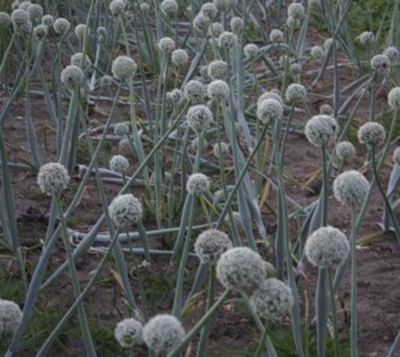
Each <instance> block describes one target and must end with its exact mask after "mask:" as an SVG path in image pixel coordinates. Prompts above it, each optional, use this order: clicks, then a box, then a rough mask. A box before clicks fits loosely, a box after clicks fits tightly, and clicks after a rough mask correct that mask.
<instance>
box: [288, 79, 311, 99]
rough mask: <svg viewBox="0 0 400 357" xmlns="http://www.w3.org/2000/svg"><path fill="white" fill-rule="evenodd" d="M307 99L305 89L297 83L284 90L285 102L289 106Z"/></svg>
mask: <svg viewBox="0 0 400 357" xmlns="http://www.w3.org/2000/svg"><path fill="white" fill-rule="evenodd" d="M306 97H307V90H306V88H305V87H304V86H303V85H302V84H299V83H292V84H291V85H290V86H289V87H288V88H287V90H286V100H287V101H288V102H289V103H291V104H300V103H303V102H304V100H305V99H306Z"/></svg>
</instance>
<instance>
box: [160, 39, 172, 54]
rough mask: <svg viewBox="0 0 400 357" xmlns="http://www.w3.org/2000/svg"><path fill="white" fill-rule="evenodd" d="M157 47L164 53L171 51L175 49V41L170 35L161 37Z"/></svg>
mask: <svg viewBox="0 0 400 357" xmlns="http://www.w3.org/2000/svg"><path fill="white" fill-rule="evenodd" d="M158 48H159V49H160V50H161V51H162V52H164V53H171V52H172V51H173V50H174V49H175V41H174V40H173V39H172V38H171V37H163V38H162V39H161V40H160V42H159V43H158Z"/></svg>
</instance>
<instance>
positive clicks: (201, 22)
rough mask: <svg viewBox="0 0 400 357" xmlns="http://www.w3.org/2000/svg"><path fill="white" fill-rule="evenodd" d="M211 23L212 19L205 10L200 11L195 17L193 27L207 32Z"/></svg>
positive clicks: (201, 31)
mask: <svg viewBox="0 0 400 357" xmlns="http://www.w3.org/2000/svg"><path fill="white" fill-rule="evenodd" d="M210 25H211V19H210V18H209V17H208V16H207V15H205V14H204V13H203V12H200V13H198V14H197V15H196V16H195V18H194V19H193V28H194V29H195V30H196V31H198V32H200V33H203V34H205V33H206V32H207V30H208V28H209V26H210Z"/></svg>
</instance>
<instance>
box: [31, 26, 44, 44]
mask: <svg viewBox="0 0 400 357" xmlns="http://www.w3.org/2000/svg"><path fill="white" fill-rule="evenodd" d="M32 32H33V37H34V38H35V39H36V40H37V41H42V40H43V39H44V38H45V37H46V36H47V26H46V25H43V24H40V25H37V26H35V27H34V28H33V31H32Z"/></svg>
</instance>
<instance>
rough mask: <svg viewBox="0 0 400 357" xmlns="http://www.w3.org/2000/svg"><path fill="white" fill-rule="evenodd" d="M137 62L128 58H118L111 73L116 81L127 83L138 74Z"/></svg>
mask: <svg viewBox="0 0 400 357" xmlns="http://www.w3.org/2000/svg"><path fill="white" fill-rule="evenodd" d="M136 69H137V65H136V62H135V61H134V60H133V59H132V58H130V57H128V56H118V57H117V58H116V59H115V60H114V61H113V63H112V66H111V72H112V74H113V76H114V77H115V78H116V79H119V80H121V81H122V80H124V81H127V80H129V79H131V78H133V76H134V75H135V73H136Z"/></svg>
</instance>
